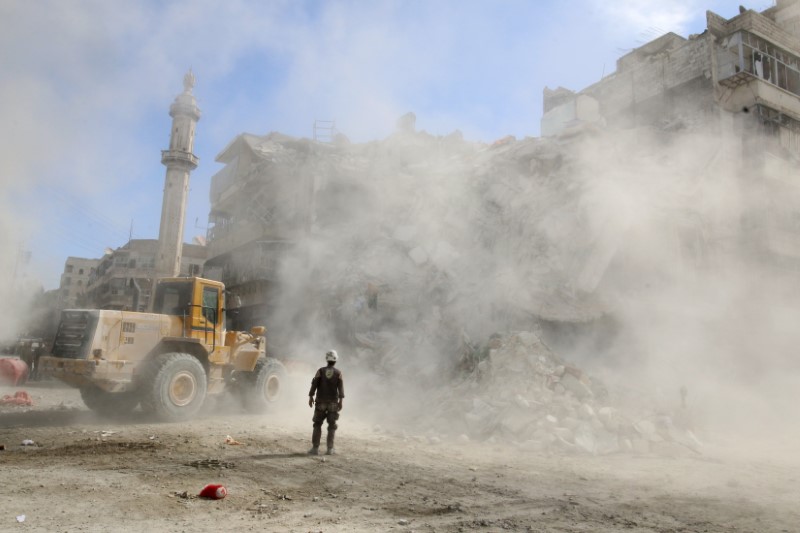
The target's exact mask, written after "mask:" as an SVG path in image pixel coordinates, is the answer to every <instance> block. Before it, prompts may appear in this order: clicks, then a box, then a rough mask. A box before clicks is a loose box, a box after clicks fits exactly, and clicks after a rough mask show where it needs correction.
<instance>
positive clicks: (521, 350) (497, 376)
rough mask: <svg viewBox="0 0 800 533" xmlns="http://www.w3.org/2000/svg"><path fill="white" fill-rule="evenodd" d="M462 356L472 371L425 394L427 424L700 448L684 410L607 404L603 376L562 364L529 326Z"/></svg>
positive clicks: (560, 439)
mask: <svg viewBox="0 0 800 533" xmlns="http://www.w3.org/2000/svg"><path fill="white" fill-rule="evenodd" d="M467 361H468V362H471V363H474V365H473V366H472V368H471V371H468V372H466V373H465V374H464V375H463V376H462V377H461V378H460V379H457V380H456V381H455V382H454V384H453V386H452V387H449V388H445V389H439V390H437V391H435V392H434V393H433V394H434V396H435V397H434V398H433V399H432V400H429V401H428V402H427V403H428V405H432V406H436V407H435V408H433V409H431V410H429V412H428V414H427V416H426V418H425V421H424V422H423V424H425V425H427V427H428V429H430V430H440V429H441V428H446V429H447V431H448V432H450V431H452V432H453V433H454V434H456V435H461V439H462V440H466V438H469V439H473V440H480V441H489V442H504V443H511V444H517V445H520V446H522V447H524V448H526V449H530V450H537V451H567V452H575V453H587V454H593V455H595V454H596V455H605V454H612V453H620V452H638V453H645V452H650V451H658V450H670V451H675V447H677V448H679V449H682V450H691V451H692V452H696V453H700V451H701V449H702V444H701V442H700V441H699V440H698V439H697V437H696V436H695V435H694V432H693V431H692V429H691V427H688V426H690V422H689V421H688V420H687V419H686V417H681V416H680V413H676V414H677V415H678V416H674V417H673V414H672V413H665V412H650V413H648V412H647V408H646V407H645V406H639V407H638V408H637V409H635V410H634V409H629V410H623V409H622V408H618V407H614V406H612V405H611V403H612V401H611V395H610V394H609V392H608V391H607V390H606V388H605V386H604V385H603V384H601V383H599V382H598V381H597V380H594V379H591V378H590V377H589V376H588V375H586V374H585V373H584V372H583V371H581V370H580V369H579V368H577V367H574V366H571V365H569V364H566V363H565V362H564V361H562V360H561V359H560V358H559V357H558V356H557V355H556V354H554V353H553V352H552V351H551V350H550V349H549V348H548V347H547V346H546V345H545V344H544V343H543V342H542V341H541V339H540V338H539V336H537V335H536V334H535V333H533V332H530V331H523V332H514V333H509V334H506V335H505V336H499V335H495V336H494V338H493V339H491V340H490V343H489V345H488V346H487V347H486V349H484V351H483V352H482V353H478V354H472V358H471V359H470V358H469V356H468V357H467ZM464 436H466V437H464Z"/></svg>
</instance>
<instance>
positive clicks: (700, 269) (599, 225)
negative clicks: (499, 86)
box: [270, 119, 800, 436]
mask: <svg viewBox="0 0 800 533" xmlns="http://www.w3.org/2000/svg"><path fill="white" fill-rule="evenodd" d="M737 120H738V119H737ZM758 143H762V140H761V139H760V138H758V137H757V135H756V134H755V133H754V134H753V136H752V137H747V138H745V139H744V140H742V139H741V138H737V137H736V136H734V135H733V133H732V132H729V131H726V130H725V129H724V128H723V127H722V126H720V125H715V124H709V125H708V126H702V127H700V126H694V127H692V128H684V129H680V130H679V131H677V132H676V131H667V129H666V128H659V127H639V128H635V129H631V130H616V129H612V128H607V129H606V130H605V131H602V132H599V133H596V134H586V135H583V136H579V137H576V138H573V139H561V140H554V139H524V140H521V141H514V140H511V141H507V142H504V143H496V144H494V145H484V144H480V143H472V142H468V141H464V140H463V139H461V138H460V137H459V136H458V135H453V136H448V137H441V136H440V137H436V136H431V135H428V134H426V133H424V132H419V131H403V130H402V128H401V129H399V130H398V131H397V132H396V133H395V134H393V135H392V136H390V137H389V138H387V139H385V140H383V141H379V142H375V143H370V144H366V145H346V146H341V147H339V148H337V149H331V150H330V151H329V152H326V153H318V154H313V155H310V156H308V157H307V158H306V159H305V160H304V161H305V162H301V163H299V164H300V167H299V171H298V173H297V175H308V176H311V178H310V183H304V184H303V187H307V186H311V187H313V188H314V191H315V193H314V195H313V198H314V200H313V202H314V211H313V213H314V214H313V215H312V217H314V218H313V219H312V221H311V231H310V232H309V233H308V237H307V238H305V239H301V240H300V241H299V244H298V247H297V248H296V249H295V253H293V254H290V255H289V256H288V258H287V259H286V260H285V261H284V263H283V270H282V271H281V274H280V277H279V280H280V281H279V283H278V286H280V287H281V288H282V290H281V291H279V295H278V298H277V300H276V305H275V309H276V311H275V316H274V318H273V323H272V327H271V328H270V329H271V331H272V332H273V334H275V335H277V336H278V337H282V336H283V337H284V338H285V337H287V335H286V333H287V332H291V334H289V335H288V337H293V338H291V339H289V340H288V341H287V342H286V344H285V345H284V346H282V349H284V350H287V351H288V352H289V353H291V354H292V355H295V356H300V357H301V358H305V359H306V360H308V361H310V362H318V361H321V357H322V356H321V354H323V353H324V351H325V349H327V348H328V347H329V346H336V347H339V348H340V350H341V353H342V356H343V357H342V362H341V365H340V366H341V367H342V368H343V370H345V371H346V372H348V373H351V374H354V375H355V376H356V377H355V379H353V380H350V383H353V386H354V387H356V392H355V393H354V394H352V395H351V397H353V398H362V400H358V399H356V400H354V402H351V403H350V405H351V409H356V410H357V409H359V407H364V411H368V412H371V414H372V415H373V416H375V417H376V418H377V419H385V418H386V416H387V414H386V412H385V410H387V409H388V410H389V411H391V412H393V413H394V414H399V413H405V414H410V413H415V412H416V413H418V412H420V411H421V410H422V411H425V410H426V409H431V406H430V405H429V404H428V402H429V401H430V395H429V394H427V393H429V392H431V391H433V390H436V391H441V389H442V387H448V386H449V384H450V379H451V378H452V377H453V376H458V373H459V370H458V369H459V363H460V361H461V357H462V356H463V348H464V342H465V339H468V340H471V341H473V342H478V343H485V342H486V339H487V338H488V336H489V335H490V334H491V333H493V332H507V331H524V330H531V331H535V332H538V333H540V334H541V335H543V336H544V338H545V339H546V340H548V342H551V343H552V345H553V346H557V347H558V352H559V353H558V355H559V356H561V357H563V358H564V359H565V360H567V361H569V362H572V363H574V364H577V365H579V366H583V367H585V369H586V370H588V371H589V372H590V373H591V374H592V375H594V376H595V377H597V378H601V379H603V380H604V381H605V382H606V383H608V385H609V387H615V388H622V389H624V390H626V391H629V392H630V393H633V394H634V395H638V396H640V397H648V398H650V400H651V401H652V403H653V404H654V405H655V406H656V407H655V408H657V409H661V408H663V409H665V410H669V409H672V408H675V407H677V406H678V405H680V396H679V390H680V388H681V387H682V386H685V387H686V388H687V390H688V404H689V406H690V408H691V409H692V410H693V411H695V414H696V418H697V420H698V424H702V427H704V428H706V429H711V428H714V429H722V428H724V429H736V430H737V431H738V432H739V433H740V434H749V435H750V436H758V435H762V436H763V435H770V436H772V435H774V434H775V433H776V432H779V431H783V429H784V426H783V423H782V422H781V420H784V419H783V416H784V415H787V414H788V413H789V412H790V411H791V409H792V406H793V405H794V403H795V401H796V400H797V399H798V398H797V393H796V390H797V388H796V387H794V386H792V383H796V380H797V379H798V376H799V375H800V374H798V372H797V370H798V366H797V363H796V362H795V361H794V359H793V357H792V347H793V346H794V345H795V340H800V339H796V337H797V336H798V334H797V333H795V332H794V331H795V330H794V328H792V324H793V323H794V322H795V320H794V318H795V315H796V314H797V311H796V310H794V309H793V306H792V301H793V298H794V292H795V291H796V287H797V278H796V274H795V273H793V272H792V271H791V270H789V269H786V268H785V267H784V266H782V261H783V260H785V259H786V257H785V255H784V254H786V253H787V249H785V248H784V249H783V250H780V249H778V248H776V246H778V244H779V243H783V242H784V241H786V239H791V228H790V226H787V225H786V217H787V216H789V214H790V213H791V210H792V205H794V202H795V197H794V196H793V195H792V194H787V191H791V189H792V187H791V184H788V183H787V182H786V181H785V178H786V176H785V175H783V174H782V170H781V169H782V168H783V167H781V166H777V167H770V166H769V165H768V164H767V165H766V166H764V167H760V166H757V165H753V164H752V163H751V162H748V161H747V160H746V159H743V156H742V147H743V146H744V145H747V144H757V145H759V146H761V144H758ZM371 298H374V301H372V302H371V301H370V300H371ZM565 302H566V303H565ZM598 302H599V303H598ZM545 303H547V304H548V305H550V309H551V310H552V309H558V308H559V307H564V306H566V305H570V306H573V307H571V308H570V309H573V311H572V314H570V313H569V312H566V311H564V310H562V311H560V312H561V317H558V316H553V313H555V314H556V315H558V311H553V312H551V313H550V314H549V315H548V313H547V308H546V307H545V305H544V304H545ZM596 306H600V307H601V308H602V309H603V310H604V312H605V315H606V317H605V318H604V319H603V320H607V321H608V322H605V323H604V324H605V325H601V326H600V329H603V328H604V327H607V325H608V324H609V323H610V324H613V328H609V329H608V330H607V331H604V332H603V333H604V336H605V339H606V341H605V342H603V343H598V342H596V340H597V339H596V338H594V336H593V335H594V334H595V333H596V331H597V330H596V329H592V328H591V327H590V325H591V324H593V323H594V324H598V323H600V320H599V316H598V315H596V314H593V312H592V311H591V309H594V308H595V307H596ZM587 316H588V317H589V318H588V319H587ZM559 323H562V324H566V325H573V326H574V327H573V328H572V329H570V330H569V332H567V329H566V328H559V327H558V326H559ZM580 323H583V324H584V325H583V326H581V324H580ZM548 331H549V333H548ZM560 337H564V338H560ZM565 337H569V338H565ZM320 364H321V363H320ZM398 394H399V395H401V396H402V398H403V400H402V402H400V405H399V406H398V405H396V404H395V402H385V401H383V398H385V396H387V395H388V396H389V397H395V396H396V395H398ZM353 403H355V406H353ZM359 404H361V405H359ZM379 406H380V407H379Z"/></svg>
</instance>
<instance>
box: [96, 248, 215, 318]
mask: <svg viewBox="0 0 800 533" xmlns="http://www.w3.org/2000/svg"><path fill="white" fill-rule="evenodd" d="M157 253H158V241H157V240H155V239H132V240H130V241H128V242H127V243H126V244H125V245H124V246H121V247H119V248H117V249H116V250H113V251H112V252H110V253H107V254H106V255H105V256H103V258H102V259H99V260H97V261H98V264H97V266H96V267H95V268H94V269H92V272H91V274H90V276H89V279H88V287H87V291H86V300H87V301H86V305H85V307H90V308H93V309H117V310H127V311H145V310H147V307H148V304H149V301H150V292H151V287H152V285H153V281H154V280H155V279H156V277H157V272H156V254H157ZM205 257H206V248H205V247H204V246H199V245H196V244H184V245H183V250H182V261H181V267H180V272H179V275H182V276H197V275H200V274H201V273H202V271H203V264H204V263H205Z"/></svg>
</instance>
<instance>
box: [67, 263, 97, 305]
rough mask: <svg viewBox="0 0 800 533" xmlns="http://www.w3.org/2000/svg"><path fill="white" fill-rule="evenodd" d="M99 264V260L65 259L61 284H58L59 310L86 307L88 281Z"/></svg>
mask: <svg viewBox="0 0 800 533" xmlns="http://www.w3.org/2000/svg"><path fill="white" fill-rule="evenodd" d="M99 264H100V260H99V259H87V258H85V257H68V258H67V260H66V261H65V262H64V272H63V273H62V274H61V283H60V284H59V292H58V308H59V309H73V308H78V307H84V306H85V305H86V303H87V299H86V294H87V290H88V288H89V280H90V279H91V276H92V274H93V272H94V271H95V269H96V268H97V266H98V265H99Z"/></svg>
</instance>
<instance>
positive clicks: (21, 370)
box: [0, 357, 28, 386]
mask: <svg viewBox="0 0 800 533" xmlns="http://www.w3.org/2000/svg"><path fill="white" fill-rule="evenodd" d="M26 379H28V365H27V364H26V363H25V361H23V360H22V359H15V358H13V357H3V358H0V383H5V384H11V385H14V386H17V385H18V384H20V383H25V380H26Z"/></svg>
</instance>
